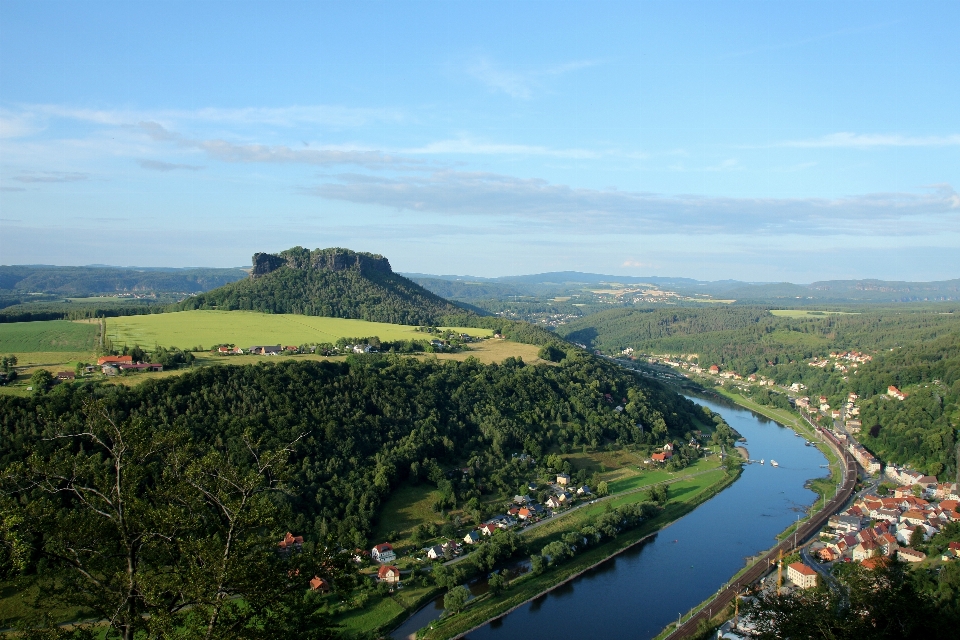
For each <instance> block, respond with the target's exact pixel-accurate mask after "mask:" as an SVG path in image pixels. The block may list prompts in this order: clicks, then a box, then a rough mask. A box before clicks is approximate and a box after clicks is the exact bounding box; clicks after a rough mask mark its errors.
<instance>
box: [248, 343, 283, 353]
mask: <svg viewBox="0 0 960 640" xmlns="http://www.w3.org/2000/svg"><path fill="white" fill-rule="evenodd" d="M281 351H283V349H281V348H280V345H273V346H269V345H258V346H254V347H250V348H249V349H247V353H252V354H253V355H256V356H276V355H280V352H281Z"/></svg>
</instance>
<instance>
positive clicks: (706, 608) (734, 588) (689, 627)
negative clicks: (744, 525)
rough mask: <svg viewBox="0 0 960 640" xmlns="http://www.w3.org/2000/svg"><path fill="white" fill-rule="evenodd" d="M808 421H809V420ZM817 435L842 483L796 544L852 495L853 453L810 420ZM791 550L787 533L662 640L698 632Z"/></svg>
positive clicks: (802, 528) (854, 477)
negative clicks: (838, 463) (838, 464)
mask: <svg viewBox="0 0 960 640" xmlns="http://www.w3.org/2000/svg"><path fill="white" fill-rule="evenodd" d="M808 422H809V421H808ZM810 426H811V427H814V429H815V430H816V432H817V434H819V435H820V437H821V438H823V440H824V441H825V442H826V443H827V444H828V445H829V446H830V448H831V449H833V451H834V453H836V454H837V457H838V458H839V459H840V460H842V461H843V465H844V474H843V482H842V484H841V486H840V490H839V491H838V492H837V495H836V496H835V497H834V498H833V499H832V500H831V501H830V502H829V503H827V506H826V507H825V508H823V509H821V510H820V511H818V512H817V513H815V514H814V515H813V517H811V518H810V519H809V520H807V521H806V522H804V523H803V524H802V525H800V527H799V528H798V529H797V535H796V544H797V545H801V544H802V543H803V542H804V541H805V540H807V538H809V537H810V536H811V535H813V534H814V533H816V532H817V531H819V530H820V528H821V527H823V525H824V524H826V522H827V520H828V519H829V518H830V516H831V515H833V514H835V513H836V512H838V511H840V510H841V509H842V508H843V506H844V505H845V504H846V502H847V500H849V499H850V496H851V495H853V489H854V487H855V486H856V484H857V473H858V468H857V462H856V460H854V458H853V456H852V455H851V454H850V453H849V452H848V451H846V450H845V449H844V448H843V447H842V446H841V445H840V443H839V442H837V441H836V440H835V439H834V438H833V436H832V435H831V434H830V433H829V432H828V431H825V430H823V429H821V428H820V427H817V426H815V425H814V424H813V423H810ZM793 549H794V536H788V537H787V538H786V539H784V540H783V541H782V542H781V543H780V544H778V545H777V546H775V547H774V548H773V549H771V550H770V551H768V552H767V553H766V554H765V555H764V556H763V557H762V558H760V559H759V560H757V562H755V563H754V564H753V566H751V567H750V568H749V569H747V571H746V572H744V573H743V574H742V575H740V576H739V577H738V578H737V579H736V580H735V581H734V582H733V583H732V584H730V586H728V587H727V588H726V589H723V590H722V591H720V593H718V594H717V596H716V597H714V598H713V600H711V601H709V602H707V603H705V604H704V605H703V606H702V608H701V609H700V611H698V612H697V613H695V614H694V615H692V616H690V617H689V618H687V619H686V620H683V621H682V623H681V624H680V625H679V626H678V627H677V628H676V629H674V630H673V631H672V632H671V633H670V634H668V635H667V636H666V637H665V638H664V640H681V639H682V638H687V637H690V636H692V635H693V634H695V633H696V632H697V627H698V626H699V625H700V623H701V622H706V621H709V620H710V618H712V617H713V612H718V613H719V612H720V611H722V610H723V608H724V607H726V606H727V605H729V604H730V603H732V602H733V600H734V598H736V597H737V595H738V594H739V593H740V591H741V590H742V589H743V588H744V587H746V586H747V585H749V584H752V583H754V582H756V581H757V580H759V579H760V578H761V577H762V576H763V575H764V574H765V573H766V572H767V571H768V569H769V567H770V565H771V563H773V562H775V561H776V560H777V558H778V556H779V554H780V552H781V551H782V552H783V554H784V555H787V554H788V553H789V552H791V551H793Z"/></svg>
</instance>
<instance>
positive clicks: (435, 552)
mask: <svg viewBox="0 0 960 640" xmlns="http://www.w3.org/2000/svg"><path fill="white" fill-rule="evenodd" d="M427 557H428V558H430V559H431V560H439V559H440V558H443V547H441V546H440V545H438V544H435V545H433V546H432V547H430V548H429V549H427Z"/></svg>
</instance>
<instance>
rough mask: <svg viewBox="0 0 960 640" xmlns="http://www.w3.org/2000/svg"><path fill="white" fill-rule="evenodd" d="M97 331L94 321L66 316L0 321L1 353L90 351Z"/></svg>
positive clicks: (94, 344)
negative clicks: (43, 320) (59, 318)
mask: <svg viewBox="0 0 960 640" xmlns="http://www.w3.org/2000/svg"><path fill="white" fill-rule="evenodd" d="M99 331H100V328H99V327H98V326H97V325H96V324H90V323H82V322H70V321H69V320H48V321H46V322H5V323H0V353H4V354H6V353H17V354H20V353H32V352H36V351H41V352H47V353H50V352H64V351H72V352H93V351H94V350H96V348H97V338H98V337H99Z"/></svg>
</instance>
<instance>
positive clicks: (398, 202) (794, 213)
mask: <svg viewBox="0 0 960 640" xmlns="http://www.w3.org/2000/svg"><path fill="white" fill-rule="evenodd" d="M309 193H312V194H314V195H318V196H321V197H324V198H329V199H333V200H343V201H348V202H355V203H362V204H374V205H381V206H386V207H391V208H395V209H400V210H409V211H417V212H432V213H439V214H444V215H468V216H483V217H486V218H491V219H492V218H501V219H514V220H517V221H523V220H526V221H527V222H528V223H538V224H546V225H557V226H559V227H567V228H577V229H581V230H590V231H597V232H601V231H602V232H617V231H622V232H624V233H649V234H658V233H696V234H709V233H732V234H748V235H749V234H769V233H781V234H782V233H819V234H830V233H851V232H856V233H858V234H867V235H869V234H889V233H891V228H892V227H891V226H890V225H898V224H900V223H907V222H909V224H903V225H901V226H897V227H896V229H897V231H896V233H897V234H910V233H914V234H923V233H932V232H933V231H935V230H936V229H946V230H953V231H955V230H958V229H960V195H958V194H957V193H956V191H954V190H953V188H952V187H950V186H949V185H935V186H933V187H931V188H928V189H926V190H924V191H923V192H920V193H877V194H866V195H859V196H850V197H845V198H835V199H823V198H780V199H777V198H728V197H709V196H698V195H677V196H667V195H661V194H655V193H641V192H629V191H614V190H597V189H584V188H574V187H570V186H567V185H561V184H551V183H549V182H547V181H545V180H539V179H522V178H515V177H511V176H504V175H498V174H493V173H478V172H462V171H440V172H435V173H433V174H429V175H409V176H404V177H402V178H386V177H381V176H370V175H360V174H343V175H339V176H337V181H336V182H327V183H325V184H322V185H320V186H318V187H315V188H313V189H310V190H309Z"/></svg>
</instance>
